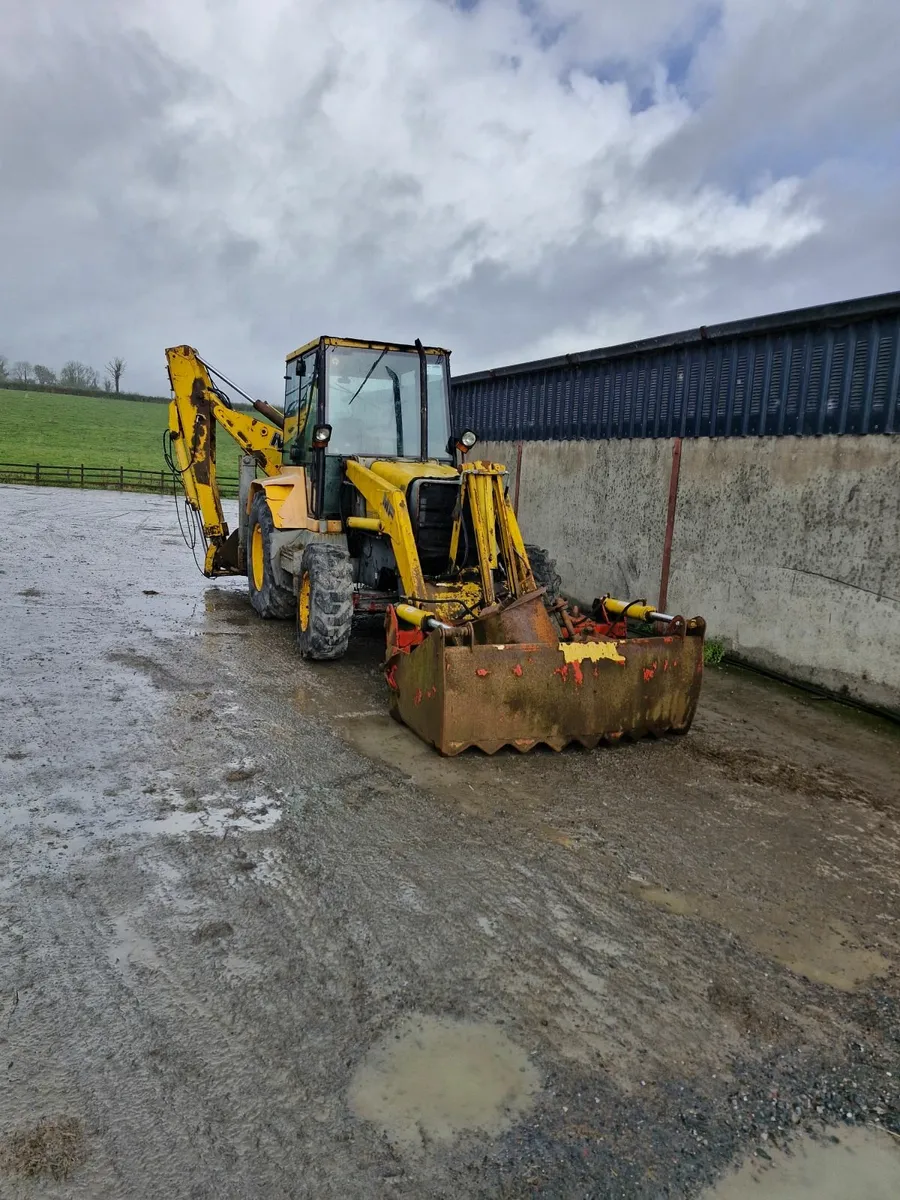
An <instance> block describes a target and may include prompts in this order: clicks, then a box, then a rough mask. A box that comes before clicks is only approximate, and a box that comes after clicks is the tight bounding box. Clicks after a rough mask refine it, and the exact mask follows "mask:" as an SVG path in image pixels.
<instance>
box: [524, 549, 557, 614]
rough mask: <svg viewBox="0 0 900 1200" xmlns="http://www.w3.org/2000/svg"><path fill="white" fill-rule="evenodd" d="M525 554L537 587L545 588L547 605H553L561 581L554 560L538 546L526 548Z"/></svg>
mask: <svg viewBox="0 0 900 1200" xmlns="http://www.w3.org/2000/svg"><path fill="white" fill-rule="evenodd" d="M525 553H526V554H527V555H528V561H529V562H530V563H531V573H532V575H533V576H534V582H535V583H536V584H537V585H538V587H542V588H546V589H547V592H546V596H547V603H548V604H553V603H554V602H555V601H557V600H558V599H559V588H560V583H561V580H560V578H559V576H558V575H557V573H556V559H555V558H551V557H550V555H549V554H548V553H547V551H546V550H544V549H542V547H540V546H527V545H526V547H525Z"/></svg>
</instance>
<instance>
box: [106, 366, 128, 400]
mask: <svg viewBox="0 0 900 1200" xmlns="http://www.w3.org/2000/svg"><path fill="white" fill-rule="evenodd" d="M106 373H107V375H108V376H109V377H110V379H111V380H112V381H113V387H114V388H115V389H116V392H118V390H119V380H120V379H121V378H122V376H123V374H124V373H125V359H124V358H111V359H110V360H109V362H108V363H107V364H106Z"/></svg>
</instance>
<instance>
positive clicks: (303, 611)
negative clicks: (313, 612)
mask: <svg viewBox="0 0 900 1200" xmlns="http://www.w3.org/2000/svg"><path fill="white" fill-rule="evenodd" d="M311 591H312V589H311V587H310V583H309V576H308V575H304V576H303V578H302V579H301V580H300V594H299V595H298V597H297V620H298V621H299V623H300V628H301V629H302V630H303V632H304V633H306V631H307V629H308V628H309V603H310V592H311Z"/></svg>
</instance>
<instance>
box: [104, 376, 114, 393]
mask: <svg viewBox="0 0 900 1200" xmlns="http://www.w3.org/2000/svg"><path fill="white" fill-rule="evenodd" d="M103 390H104V392H111V391H112V380H111V379H104V380H103Z"/></svg>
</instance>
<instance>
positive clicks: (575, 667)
mask: <svg viewBox="0 0 900 1200" xmlns="http://www.w3.org/2000/svg"><path fill="white" fill-rule="evenodd" d="M572 674H573V675H574V676H575V686H576V687H581V685H582V684H583V683H584V672H583V671H582V670H581V663H580V662H578V661H577V659H576V661H575V662H573V663H572Z"/></svg>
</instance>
